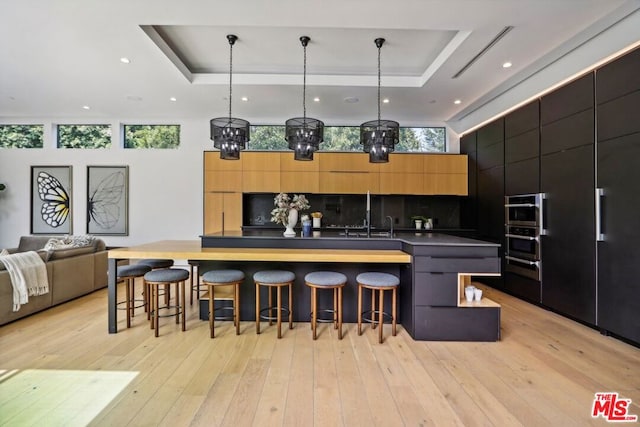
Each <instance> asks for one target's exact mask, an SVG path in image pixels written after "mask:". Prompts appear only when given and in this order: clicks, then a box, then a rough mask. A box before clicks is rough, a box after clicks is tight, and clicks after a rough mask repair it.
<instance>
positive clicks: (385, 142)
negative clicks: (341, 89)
mask: <svg viewBox="0 0 640 427" xmlns="http://www.w3.org/2000/svg"><path fill="white" fill-rule="evenodd" d="M374 42H375V44H376V46H377V47H378V120H371V121H369V122H365V123H363V124H361V125H360V144H362V148H363V150H364V152H365V153H369V162H370V163H386V162H388V161H389V153H391V152H392V151H393V150H394V149H395V144H397V143H398V140H399V134H400V125H399V124H398V122H394V121H393V120H381V119H380V49H381V48H382V45H383V44H384V42H385V40H384V39H383V38H377V39H375V41H374Z"/></svg>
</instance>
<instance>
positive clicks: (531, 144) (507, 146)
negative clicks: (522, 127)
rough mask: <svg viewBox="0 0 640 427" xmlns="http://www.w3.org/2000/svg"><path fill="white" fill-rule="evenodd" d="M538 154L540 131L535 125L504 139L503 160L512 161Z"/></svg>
mask: <svg viewBox="0 0 640 427" xmlns="http://www.w3.org/2000/svg"><path fill="white" fill-rule="evenodd" d="M539 155H540V131H539V129H538V128H537V127H536V128H534V129H531V130H529V131H527V132H525V133H521V134H519V135H517V136H513V137H511V138H506V139H505V140H504V162H505V163H513V162H519V161H520V160H525V159H530V158H532V157H538V156H539Z"/></svg>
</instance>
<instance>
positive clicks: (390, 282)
mask: <svg viewBox="0 0 640 427" xmlns="http://www.w3.org/2000/svg"><path fill="white" fill-rule="evenodd" d="M356 282H357V283H358V335H362V319H363V317H362V315H363V314H369V313H371V318H370V319H367V318H365V319H364V320H365V321H367V322H370V323H371V324H372V328H375V321H376V319H375V315H376V314H377V315H378V325H379V327H380V331H379V334H380V336H379V342H380V344H382V342H383V338H382V327H383V325H384V316H388V317H391V325H392V334H393V336H396V300H397V290H398V285H399V284H400V279H398V278H397V277H396V276H394V275H393V274H389V273H377V272H370V273H360V274H358V276H357V277H356ZM363 289H369V290H371V310H367V311H364V312H363V311H362V290H363ZM389 290H390V291H393V292H392V294H391V310H392V311H391V316H389V314H388V313H385V312H384V291H389ZM376 291H377V292H378V309H377V310H376V309H375V299H376Z"/></svg>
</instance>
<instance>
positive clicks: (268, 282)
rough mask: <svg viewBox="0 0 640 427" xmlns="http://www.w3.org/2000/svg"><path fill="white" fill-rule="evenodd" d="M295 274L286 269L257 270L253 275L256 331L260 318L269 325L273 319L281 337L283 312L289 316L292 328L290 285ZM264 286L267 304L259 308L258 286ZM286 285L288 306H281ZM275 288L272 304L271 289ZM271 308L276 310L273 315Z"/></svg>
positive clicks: (291, 327)
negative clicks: (274, 298) (267, 299)
mask: <svg viewBox="0 0 640 427" xmlns="http://www.w3.org/2000/svg"><path fill="white" fill-rule="evenodd" d="M295 278H296V276H295V274H293V273H292V272H290V271H286V270H263V271H258V272H256V273H255V274H254V275H253V280H254V282H255V284H256V333H257V334H259V333H260V318H262V319H265V320H268V321H269V325H273V320H274V319H275V320H276V324H277V327H278V338H282V328H281V326H282V313H285V314H286V315H287V316H288V317H289V329H293V315H292V313H291V310H292V309H293V292H292V285H293V281H294V280H295ZM261 286H265V287H267V289H268V292H269V306H268V307H266V308H263V309H260V287H261ZM284 287H287V288H288V293H289V306H288V307H283V306H282V288H284ZM273 288H276V295H277V296H276V305H275V306H274V305H273V297H272V292H271V290H272V289H273ZM273 310H275V311H276V315H275V316H273ZM262 312H267V313H268V314H267V315H263V314H262Z"/></svg>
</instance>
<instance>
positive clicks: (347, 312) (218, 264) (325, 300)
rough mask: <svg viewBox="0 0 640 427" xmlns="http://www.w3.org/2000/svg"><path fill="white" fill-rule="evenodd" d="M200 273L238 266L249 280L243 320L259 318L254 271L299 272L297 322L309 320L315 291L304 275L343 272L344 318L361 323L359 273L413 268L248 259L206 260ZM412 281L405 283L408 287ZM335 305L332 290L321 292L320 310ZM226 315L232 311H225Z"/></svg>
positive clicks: (203, 315)
mask: <svg viewBox="0 0 640 427" xmlns="http://www.w3.org/2000/svg"><path fill="white" fill-rule="evenodd" d="M199 268H200V270H199V274H200V275H202V274H204V273H206V272H207V271H209V270H216V269H236V270H241V271H243V272H244V274H245V280H244V282H243V283H242V285H241V286H240V320H242V321H255V320H256V306H255V304H256V291H255V289H256V287H255V283H254V281H253V274H254V273H255V272H257V271H260V270H288V271H291V272H293V273H294V274H295V275H296V280H295V282H294V284H293V320H294V322H309V320H310V318H309V314H310V304H311V291H310V288H309V287H308V286H307V285H305V282H304V277H305V275H306V274H307V273H311V272H313V271H339V272H341V273H343V274H344V275H346V276H347V285H346V286H345V287H344V289H343V294H342V298H343V302H342V304H343V314H342V315H343V321H344V322H345V323H355V322H357V316H358V287H357V284H356V276H357V275H358V274H360V273H363V272H367V271H379V272H385V273H391V274H393V275H396V276H398V277H400V274H401V269H410V266H409V265H408V264H402V265H399V264H345V263H315V264H314V263H300V262H292V263H286V262H250V263H249V262H245V261H234V262H229V261H225V262H222V261H202V262H200V267H199ZM408 285H409V284H406V283H405V286H408ZM402 287H403V284H402V283H401V285H400V289H399V291H398V298H399V299H400V298H401V295H402V292H403V289H402ZM273 295H274V298H273V301H274V305H275V290H274V291H273ZM370 295H371V294H370V293H369V292H368V291H365V292H364V293H363V310H368V309H369V306H370V304H371V296H370ZM260 301H261V308H266V307H267V301H268V300H267V290H266V289H265V288H264V287H263V288H262V289H261V294H260ZM282 301H283V305H286V304H287V301H288V295H287V290H286V288H285V289H283V291H282ZM226 303H227V302H226V301H217V302H216V307H218V306H222V305H226ZM384 303H385V304H384V306H385V312H387V313H391V293H390V292H387V293H386V294H385V301H384ZM208 304H209V302H208V300H201V301H200V319H202V320H208V319H209V314H208V311H209V305H208ZM332 306H333V293H332V292H330V291H322V290H320V291H318V310H323V309H330V308H332ZM397 312H398V323H399V324H400V323H401V321H402V313H401V310H400V305H399V303H398V307H397ZM224 314H225V315H226V314H228V313H224Z"/></svg>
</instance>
